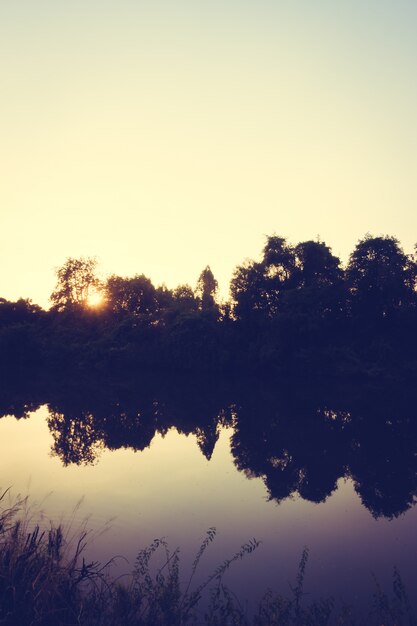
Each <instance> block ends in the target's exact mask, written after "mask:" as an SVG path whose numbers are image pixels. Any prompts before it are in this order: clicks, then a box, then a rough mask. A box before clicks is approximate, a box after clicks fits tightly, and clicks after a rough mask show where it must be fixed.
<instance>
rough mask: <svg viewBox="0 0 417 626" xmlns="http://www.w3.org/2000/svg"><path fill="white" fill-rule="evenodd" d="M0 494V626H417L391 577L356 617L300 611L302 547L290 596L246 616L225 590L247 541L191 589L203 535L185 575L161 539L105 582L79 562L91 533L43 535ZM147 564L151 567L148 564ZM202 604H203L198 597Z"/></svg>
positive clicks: (98, 568)
mask: <svg viewBox="0 0 417 626" xmlns="http://www.w3.org/2000/svg"><path fill="white" fill-rule="evenodd" d="M7 499H8V491H5V492H4V493H3V494H1V495H0V625H7V626H186V625H193V626H196V625H205V626H274V625H277V626H326V625H329V626H330V625H331V624H332V625H333V624H334V625H338V626H355V625H357V624H360V625H365V624H366V625H375V626H377V625H378V626H417V619H416V617H415V614H414V613H413V610H412V608H411V606H410V602H409V599H408V596H407V593H406V590H405V587H404V585H403V582H402V580H401V577H400V575H399V574H398V572H397V571H396V570H395V571H394V577H393V589H392V592H391V594H387V593H385V592H384V591H383V590H381V589H380V588H379V586H378V584H377V582H375V594H374V597H373V599H371V603H370V608H369V611H368V613H367V614H366V615H364V616H362V617H358V616H354V615H353V612H352V610H351V609H349V607H347V606H346V607H336V606H335V603H334V601H333V600H332V599H331V598H327V599H322V600H318V601H316V602H313V603H310V604H307V603H306V602H305V592H304V578H305V571H306V567H307V562H308V550H307V549H304V551H303V553H302V556H301V560H300V563H299V566H298V571H297V575H296V579H295V582H294V585H293V586H292V587H291V589H290V593H289V595H288V596H282V595H277V594H274V593H273V592H272V591H268V592H267V593H266V594H265V595H264V597H263V598H262V600H261V601H260V603H259V605H258V607H257V608H256V610H255V612H254V613H253V614H251V615H248V614H247V612H246V610H245V609H244V608H242V606H241V604H240V602H239V599H238V598H237V597H236V596H235V595H234V594H232V593H231V592H230V590H228V588H227V587H226V586H225V584H224V576H225V574H226V572H227V571H228V570H229V568H230V567H232V566H234V565H235V564H236V563H237V562H238V561H239V560H241V559H243V558H246V557H248V556H249V555H250V554H251V553H252V552H253V551H254V550H256V549H257V548H258V546H259V542H258V541H257V540H256V539H251V540H250V541H248V542H247V543H246V544H244V545H243V546H241V547H240V548H239V550H237V551H236V553H235V554H233V555H232V556H231V557H229V558H227V559H225V560H224V561H223V562H222V563H220V564H219V566H218V567H217V568H215V569H214V571H213V572H212V573H211V574H210V575H209V576H207V577H206V578H205V579H204V580H203V582H200V583H199V584H197V583H196V582H195V579H196V574H197V571H198V569H199V566H200V564H201V561H202V559H203V557H204V554H205V552H206V550H207V549H208V548H209V546H210V544H211V543H212V542H213V541H214V539H215V536H216V529H215V528H210V529H209V530H208V531H207V533H206V536H205V538H204V539H203V541H202V542H201V545H200V547H199V549H198V551H197V553H196V556H195V559H194V561H193V563H192V565H191V568H190V571H189V572H188V574H187V575H185V574H184V573H183V572H182V571H181V559H180V554H179V550H178V548H177V549H175V550H173V551H171V550H170V548H169V546H168V544H167V542H166V541H165V540H164V539H156V540H155V541H154V542H153V543H152V544H151V545H150V546H148V547H146V548H144V549H142V550H141V551H140V552H139V553H138V555H137V558H136V560H135V564H134V567H133V571H132V574H131V577H130V578H129V582H122V581H121V580H117V579H112V578H111V575H110V574H111V569H110V573H109V567H110V565H111V562H110V563H107V564H105V565H101V564H99V563H98V562H88V561H86V559H85V555H84V553H85V548H86V546H87V541H88V538H87V537H88V535H87V533H86V532H85V531H82V532H81V534H80V535H79V537H78V538H77V540H72V541H69V540H68V537H67V535H66V534H64V532H63V529H62V527H61V526H57V527H49V528H48V529H41V527H40V526H39V524H33V523H32V520H31V518H30V516H28V514H27V499H26V498H17V499H16V500H15V501H14V502H13V503H12V504H10V505H7ZM154 561H157V563H155V562H154ZM203 599H204V602H202V600H203Z"/></svg>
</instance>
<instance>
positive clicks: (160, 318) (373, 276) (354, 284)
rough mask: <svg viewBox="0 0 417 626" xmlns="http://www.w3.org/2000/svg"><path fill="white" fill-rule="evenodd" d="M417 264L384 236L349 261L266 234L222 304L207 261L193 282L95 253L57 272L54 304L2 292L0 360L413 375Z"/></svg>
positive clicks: (11, 364)
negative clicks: (124, 268) (109, 268)
mask: <svg viewBox="0 0 417 626" xmlns="http://www.w3.org/2000/svg"><path fill="white" fill-rule="evenodd" d="M416 285H417V263H416V260H415V258H414V256H413V255H407V254H405V253H404V251H403V250H402V248H401V246H400V243H399V242H398V240H397V239H396V238H394V237H391V236H381V237H373V236H371V235H366V236H365V237H364V238H363V239H361V240H360V241H359V242H358V243H357V245H356V247H355V249H354V250H353V252H352V253H351V255H350V257H349V261H348V263H347V265H346V267H342V264H341V261H340V259H339V258H338V257H337V256H335V255H334V254H333V253H332V250H331V248H330V247H329V246H327V245H326V244H325V243H324V242H322V241H320V240H317V241H305V242H301V243H298V244H297V245H291V244H290V243H289V242H288V241H287V240H286V239H285V238H284V237H280V236H277V235H271V236H268V237H266V242H265V245H264V248H263V250H262V253H261V257H260V260H257V261H255V260H247V261H245V262H244V263H243V264H241V265H239V266H238V267H237V268H236V269H235V271H234V273H233V276H232V279H231V283H230V297H229V299H228V300H226V301H223V302H220V301H219V299H218V284H217V281H216V279H215V277H214V275H213V272H212V271H211V269H210V267H209V266H207V267H206V268H205V269H204V270H203V271H202V272H201V274H200V276H199V278H198V281H197V284H196V287H195V288H193V287H191V286H190V285H188V284H185V285H179V286H178V287H176V288H175V289H168V288H167V287H166V286H165V285H162V286H158V287H156V286H155V285H153V283H152V281H151V280H150V279H149V278H148V277H146V276H145V275H143V274H136V275H135V276H133V277H121V276H116V275H112V276H110V277H108V278H107V279H106V280H105V281H101V280H99V278H98V276H97V261H96V260H95V259H93V258H78V259H76V258H68V259H67V260H66V262H65V263H64V264H63V266H62V267H60V268H59V269H58V270H57V283H56V287H55V289H54V291H53V292H52V294H51V297H50V300H51V305H52V306H51V308H50V309H49V310H44V309H42V308H41V307H39V306H37V305H35V304H33V303H32V302H31V301H30V300H27V299H26V300H25V299H20V300H18V301H17V302H9V301H7V300H6V299H4V298H0V354H1V355H2V356H1V357H0V367H1V369H2V371H5V370H7V371H9V370H10V369H11V370H13V371H15V370H16V371H22V369H23V370H24V369H25V368H28V367H30V366H31V365H32V364H35V363H37V364H38V365H40V366H43V367H48V366H52V368H56V367H57V366H59V367H62V368H66V367H77V368H80V367H81V368H82V367H92V366H94V367H98V368H107V367H109V368H116V369H122V370H123V368H126V367H142V366H145V367H148V368H149V367H151V368H161V367H163V368H168V369H169V368H174V369H178V368H180V369H185V370H187V369H191V370H194V369H195V368H197V369H199V370H216V371H226V370H231V371H233V370H239V369H242V368H243V369H250V370H257V371H262V372H266V373H267V372H276V371H280V372H281V373H289V374H294V373H295V374H298V373H300V372H331V373H333V374H334V373H335V372H336V373H337V372H338V371H341V372H342V373H343V374H346V373H351V374H352V375H363V374H366V375H369V376H372V375H378V373H379V372H382V371H383V372H385V373H387V372H388V373H389V374H390V375H393V374H394V373H398V375H401V376H404V375H412V374H414V372H415V370H416V369H417V359H416V356H417V340H416V339H415V335H416V333H415V330H416V326H417V289H416Z"/></svg>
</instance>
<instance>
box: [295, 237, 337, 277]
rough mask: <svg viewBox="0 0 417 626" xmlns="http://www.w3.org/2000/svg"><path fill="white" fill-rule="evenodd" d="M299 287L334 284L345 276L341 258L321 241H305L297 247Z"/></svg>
mask: <svg viewBox="0 0 417 626" xmlns="http://www.w3.org/2000/svg"><path fill="white" fill-rule="evenodd" d="M295 259H296V267H297V286H298V287H313V286H314V287H323V286H329V285H334V284H335V283H337V282H338V281H340V280H341V279H342V277H343V272H342V269H341V267H340V259H338V258H337V257H336V256H334V255H333V254H332V251H331V249H330V248H329V247H328V246H326V244H325V243H323V242H321V241H304V242H302V243H299V244H298V245H297V246H296V247H295Z"/></svg>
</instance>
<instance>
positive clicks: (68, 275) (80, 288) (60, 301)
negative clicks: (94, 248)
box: [50, 257, 100, 311]
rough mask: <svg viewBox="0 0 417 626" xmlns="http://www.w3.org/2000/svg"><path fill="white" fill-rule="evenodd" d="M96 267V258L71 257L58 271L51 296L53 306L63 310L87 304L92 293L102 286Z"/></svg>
mask: <svg viewBox="0 0 417 626" xmlns="http://www.w3.org/2000/svg"><path fill="white" fill-rule="evenodd" d="M96 268H97V260H96V259H93V258H91V257H80V258H79V259H74V258H71V257H69V258H68V259H67V260H66V261H65V263H64V265H62V267H60V268H58V269H57V271H56V275H57V284H56V287H55V289H54V291H53V292H52V294H51V297H50V300H51V302H52V304H53V307H54V308H55V309H56V310H58V311H63V310H64V309H68V308H71V307H85V306H87V304H88V298H89V296H90V295H91V293H93V292H94V290H96V289H98V288H99V287H100V281H99V279H98V278H97V276H96Z"/></svg>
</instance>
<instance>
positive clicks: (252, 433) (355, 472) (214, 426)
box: [0, 380, 417, 518]
mask: <svg viewBox="0 0 417 626" xmlns="http://www.w3.org/2000/svg"><path fill="white" fill-rule="evenodd" d="M33 397H35V396H33V394H32V395H31V394H28V395H27V397H19V395H18V394H12V393H11V394H9V395H4V394H3V395H0V414H2V415H6V414H11V413H13V414H15V416H16V417H27V416H28V413H29V411H31V410H34V409H36V408H37V407H38V406H39V405H40V404H42V403H45V401H46V400H48V403H49V417H48V426H49V428H50V430H51V432H52V435H53V448H52V449H53V453H54V454H56V455H57V456H59V458H60V459H61V460H62V462H63V463H64V464H65V465H69V464H91V463H94V462H95V461H96V460H97V458H98V456H99V454H100V453H101V451H102V450H103V449H104V448H109V449H111V450H116V449H120V448H130V449H133V450H135V451H141V450H144V449H145V448H146V447H148V446H149V445H150V444H151V442H152V440H153V438H154V436H155V434H156V433H160V434H162V435H163V436H164V435H165V434H166V433H167V432H168V430H169V429H171V428H173V427H174V428H176V429H177V431H178V432H179V433H182V434H185V435H189V434H193V435H194V436H195V437H196V441H197V444H198V446H199V448H200V450H201V452H202V454H204V456H205V457H206V458H207V459H210V458H211V456H212V454H213V450H214V448H215V445H216V442H217V440H218V437H219V433H220V430H221V428H222V426H233V428H234V432H233V435H232V440H231V452H232V455H233V460H234V463H235V465H236V467H237V468H238V469H239V470H240V471H242V472H244V473H245V474H246V476H247V477H248V478H252V477H258V478H261V479H262V480H263V481H264V484H265V487H266V489H267V492H268V495H269V499H270V500H274V501H276V502H280V501H282V500H283V499H285V498H288V497H290V496H293V495H297V494H298V495H299V496H301V497H302V498H304V499H306V500H309V501H311V502H316V503H319V502H324V501H325V500H326V498H328V497H329V495H330V494H331V493H333V491H334V490H335V488H336V485H337V481H338V479H339V478H343V477H347V478H351V479H352V480H353V482H354V486H355V489H356V491H357V493H358V495H359V497H360V498H361V500H362V502H363V504H364V506H365V507H366V508H367V509H368V510H369V511H370V512H371V513H372V515H374V516H375V517H380V516H384V517H388V518H389V517H395V516H398V515H400V514H401V513H403V512H404V511H406V510H407V509H408V508H410V507H411V506H412V505H413V503H414V501H415V498H416V494H417V454H416V453H417V423H416V420H415V414H414V413H415V412H414V408H413V407H414V406H416V404H415V399H414V398H413V397H411V393H410V390H404V389H403V390H397V391H396V392H394V391H393V390H389V389H373V390H372V389H369V388H364V387H358V386H357V387H354V386H346V387H344V388H339V389H338V390H336V389H332V390H326V391H323V390H319V389H316V388H313V387H311V388H310V387H309V385H308V384H304V385H303V386H302V387H301V386H297V385H294V384H292V385H290V384H288V385H287V386H282V387H281V388H277V387H276V386H275V387H274V386H273V385H269V386H268V385H264V386H263V387H262V386H260V385H258V384H256V385H255V384H251V383H248V382H247V383H246V384H244V385H237V386H235V387H234V388H233V389H232V388H226V387H222V386H221V385H219V384H218V383H217V382H216V381H210V380H198V381H195V380H193V381H190V380H187V381H185V382H184V381H182V382H178V381H175V380H171V381H169V382H168V383H167V382H166V381H165V382H162V381H161V380H158V381H157V380H154V381H152V380H140V381H139V382H136V384H129V385H126V386H124V387H115V386H112V385H110V384H109V385H99V386H94V384H90V385H84V386H83V387H78V388H76V389H75V388H73V389H71V390H68V391H60V390H59V389H54V390H52V391H46V392H44V395H43V396H42V394H40V396H39V397H37V399H36V401H33ZM29 398H32V400H30V399H29Z"/></svg>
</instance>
